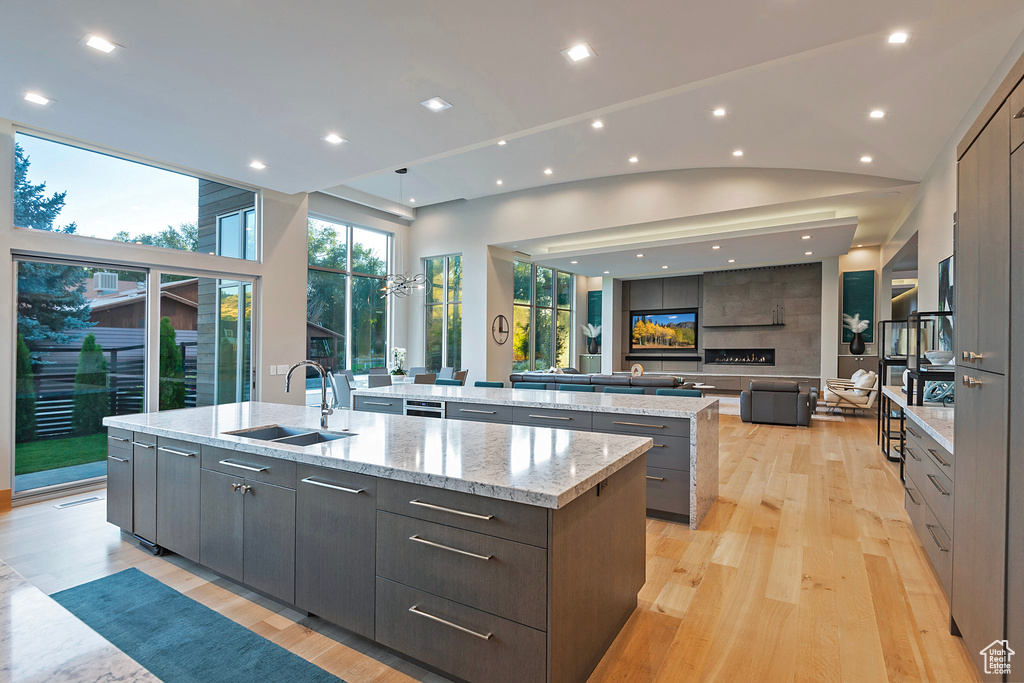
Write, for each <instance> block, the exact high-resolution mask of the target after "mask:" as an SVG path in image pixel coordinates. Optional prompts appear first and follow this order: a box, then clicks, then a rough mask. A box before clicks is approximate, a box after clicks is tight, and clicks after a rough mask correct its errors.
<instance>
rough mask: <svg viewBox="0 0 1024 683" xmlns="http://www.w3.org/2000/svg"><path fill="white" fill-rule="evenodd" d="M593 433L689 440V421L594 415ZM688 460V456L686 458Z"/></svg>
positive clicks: (606, 414) (679, 418) (640, 416)
mask: <svg viewBox="0 0 1024 683" xmlns="http://www.w3.org/2000/svg"><path fill="white" fill-rule="evenodd" d="M594 431H595V432H607V433H609V434H637V435H640V436H650V437H656V436H678V437H683V438H686V439H689V438H690V421H689V420H688V419H687V418H685V417H652V416H650V415H619V414H618V413H594ZM687 459H689V456H687Z"/></svg>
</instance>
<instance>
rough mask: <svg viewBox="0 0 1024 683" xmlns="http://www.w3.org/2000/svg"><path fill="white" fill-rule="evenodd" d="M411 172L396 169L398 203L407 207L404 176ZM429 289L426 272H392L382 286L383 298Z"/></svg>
mask: <svg viewBox="0 0 1024 683" xmlns="http://www.w3.org/2000/svg"><path fill="white" fill-rule="evenodd" d="M408 172H409V169H407V168H399V169H397V170H396V171H395V173H397V174H398V204H399V206H401V207H402V208H405V203H404V200H405V195H404V188H403V183H402V178H403V177H404V176H405V174H406V173H408ZM426 289H427V276H426V274H425V273H417V274H416V275H409V274H408V273H390V274H389V275H387V276H386V277H385V278H384V283H383V286H382V287H381V288H380V296H381V298H382V299H383V298H386V297H388V296H394V297H397V298H399V299H404V298H405V297H407V296H409V295H410V294H423V293H424V292H425V291H426Z"/></svg>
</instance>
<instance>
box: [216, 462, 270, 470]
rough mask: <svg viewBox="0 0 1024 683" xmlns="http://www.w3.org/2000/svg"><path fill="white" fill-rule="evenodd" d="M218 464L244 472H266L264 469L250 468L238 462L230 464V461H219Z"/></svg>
mask: <svg viewBox="0 0 1024 683" xmlns="http://www.w3.org/2000/svg"><path fill="white" fill-rule="evenodd" d="M220 464H221V465H227V466H228V467H237V468H238V469H240V470H245V471H246V472H266V471H267V468H266V467H252V466H251V465H243V464H242V463H240V462H231V461H230V460H221V461H220Z"/></svg>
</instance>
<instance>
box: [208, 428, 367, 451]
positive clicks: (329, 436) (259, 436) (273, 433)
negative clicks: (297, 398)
mask: <svg viewBox="0 0 1024 683" xmlns="http://www.w3.org/2000/svg"><path fill="white" fill-rule="evenodd" d="M225 433H226V434H230V435H232V436H241V437H244V438H246V439H256V440H258V441H270V442H272V443H281V444H288V445H290V446H312V445H314V444H318V443H327V442H328V441H337V440H338V439H344V438H347V437H350V436H354V434H351V433H349V432H325V431H322V430H313V429H302V428H299V427H282V426H280V425H268V426H266V427H253V428H252V429H243V430H239V431H237V432H225Z"/></svg>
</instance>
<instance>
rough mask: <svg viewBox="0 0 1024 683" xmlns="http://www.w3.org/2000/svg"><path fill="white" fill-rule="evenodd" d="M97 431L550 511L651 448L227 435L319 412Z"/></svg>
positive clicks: (353, 430) (446, 437)
mask: <svg viewBox="0 0 1024 683" xmlns="http://www.w3.org/2000/svg"><path fill="white" fill-rule="evenodd" d="M103 424H104V425H106V426H108V427H117V428H120V429H128V430H131V431H134V432H141V433H144V434H149V435H152V436H157V437H160V436H164V437H169V438H174V439H182V440H185V441H191V442H192V443H198V444H203V445H207V446H217V447H219V448H225V449H228V450H233V451H237V452H239V453H255V454H258V455H266V456H269V457H273V458H281V459H284V460H292V461H294V462H299V463H306V464H310V465H320V466H322V467H331V468H334V469H339V470H347V471H350V472H358V473H361V474H368V475H371V476H374V477H383V478H387V479H397V480H401V481H408V482H412V483H415V484H425V485H427V486H437V487H440V488H446V489H451V490H453V491H463V492H466V493H472V494H475V495H480V496H487V497H490V498H499V499H501V500H510V501H513V502H517V503H525V504H527V505H537V506H541V507H547V508H560V507H563V506H565V505H566V504H568V503H569V502H571V501H572V500H574V499H575V498H577V497H578V496H580V495H582V494H583V493H585V492H586V491H589V490H590V489H591V488H593V487H594V486H596V485H597V484H598V483H599V482H600V481H602V480H604V479H607V478H608V477H609V476H611V475H612V474H614V473H615V472H617V471H619V470H620V469H622V468H623V467H625V466H626V465H628V464H629V463H630V462H632V461H633V460H635V459H637V458H639V457H641V456H642V455H643V454H644V453H645V452H646V451H647V450H648V449H650V448H651V444H652V443H653V442H652V440H651V439H648V438H643V437H635V436H618V435H613V434H600V433H596V432H575V431H568V430H561V429H548V428H543V427H525V426H515V425H504V424H488V423H482V422H467V421H462V420H441V419H437V418H429V417H412V416H405V415H384V414H380V413H366V412H359V411H350V410H338V411H335V413H334V414H333V415H331V416H330V418H329V422H328V427H327V429H328V431H333V432H341V433H350V434H352V436H351V437H349V438H344V439H338V440H336V441H330V442H327V443H321V444H315V445H312V446H305V447H303V446H291V445H284V444H273V443H269V442H267V441H258V440H255V439H248V438H245V437H244V436H241V435H233V434H229V433H228V432H235V431H239V430H246V429H252V428H255V427H262V426H269V425H280V426H285V427H302V428H305V429H309V430H315V429H318V428H319V424H320V409H319V408H307V407H305V406H290V405H281V404H276V403H231V404H227V405H221V406H208V407H204V408H185V409H182V410H169V411H164V412H158V413H144V414H139V415H120V416H116V417H107V418H104V419H103ZM715 452H716V454H717V449H716V451H715Z"/></svg>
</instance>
